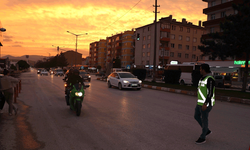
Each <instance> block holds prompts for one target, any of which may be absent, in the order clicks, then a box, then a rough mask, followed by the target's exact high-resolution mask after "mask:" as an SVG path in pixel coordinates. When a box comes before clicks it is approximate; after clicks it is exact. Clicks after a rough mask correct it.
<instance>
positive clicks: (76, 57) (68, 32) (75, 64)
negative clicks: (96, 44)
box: [67, 31, 88, 67]
mask: <svg viewBox="0 0 250 150" xmlns="http://www.w3.org/2000/svg"><path fill="white" fill-rule="evenodd" d="M67 32H68V33H70V34H73V35H74V36H76V52H77V38H78V36H80V35H84V34H75V33H72V32H70V31H67ZM85 35H88V33H85ZM76 59H77V53H76ZM75 67H76V63H75Z"/></svg>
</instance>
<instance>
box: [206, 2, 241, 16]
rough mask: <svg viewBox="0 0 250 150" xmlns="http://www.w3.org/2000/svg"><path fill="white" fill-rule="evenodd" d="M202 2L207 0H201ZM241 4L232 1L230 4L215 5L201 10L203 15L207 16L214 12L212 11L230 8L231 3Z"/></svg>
mask: <svg viewBox="0 0 250 150" xmlns="http://www.w3.org/2000/svg"><path fill="white" fill-rule="evenodd" d="M203 1H205V2H209V0H203ZM242 2H243V1H242V0H233V1H230V2H226V3H222V4H218V5H215V6H211V7H208V8H205V9H203V14H208V13H211V12H214V11H218V10H222V9H225V8H229V7H232V4H233V3H235V4H239V3H242Z"/></svg>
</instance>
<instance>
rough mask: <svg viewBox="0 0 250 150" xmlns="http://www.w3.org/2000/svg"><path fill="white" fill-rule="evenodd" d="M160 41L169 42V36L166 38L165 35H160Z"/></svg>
mask: <svg viewBox="0 0 250 150" xmlns="http://www.w3.org/2000/svg"><path fill="white" fill-rule="evenodd" d="M160 41H165V42H169V41H170V38H167V37H161V39H160Z"/></svg>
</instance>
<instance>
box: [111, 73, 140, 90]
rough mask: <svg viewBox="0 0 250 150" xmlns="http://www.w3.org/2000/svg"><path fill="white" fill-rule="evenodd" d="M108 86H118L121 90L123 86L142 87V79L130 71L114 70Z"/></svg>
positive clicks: (138, 88)
mask: <svg viewBox="0 0 250 150" xmlns="http://www.w3.org/2000/svg"><path fill="white" fill-rule="evenodd" d="M107 83H108V87H109V88H111V87H112V86H116V87H118V88H119V89H120V90H122V89H123V88H136V89H137V90H140V89H141V83H142V81H141V80H139V79H138V78H137V77H136V76H134V75H133V74H132V73H130V72H113V73H111V74H110V75H109V76H108V78H107Z"/></svg>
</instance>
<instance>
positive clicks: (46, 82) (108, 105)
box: [0, 71, 250, 150]
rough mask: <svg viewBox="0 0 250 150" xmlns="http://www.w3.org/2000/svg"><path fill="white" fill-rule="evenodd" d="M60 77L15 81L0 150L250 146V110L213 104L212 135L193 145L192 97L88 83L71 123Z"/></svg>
mask: <svg viewBox="0 0 250 150" xmlns="http://www.w3.org/2000/svg"><path fill="white" fill-rule="evenodd" d="M62 78H63V77H55V76H50V75H49V76H40V75H37V74H36V71H31V72H27V73H23V74H22V75H21V80H22V90H21V93H20V94H19V97H18V98H17V103H16V104H15V105H17V106H18V108H19V113H18V115H17V116H8V114H7V112H8V108H7V107H8V104H6V105H5V107H4V110H3V111H4V112H3V114H0V150H17V149H18V150H28V149H44V150H74V149H81V150H101V149H104V150H127V149H128V150H170V149H171V150H180V149H187V150H201V149H202V150H203V149H204V150H211V149H218V150H224V149H225V150H245V149H249V146H250V106H248V105H242V104H234V103H227V102H220V101H216V104H215V106H214V107H213V109H212V111H211V112H210V116H209V127H210V129H211V130H212V132H213V133H212V134H211V135H210V136H209V137H208V138H207V142H206V143H205V144H203V145H196V144H195V141H196V140H197V139H198V137H199V135H200V134H201V128H200V127H199V125H198V123H197V122H196V121H195V120H194V117H193V115H194V109H195V106H196V97H194V96H188V95H182V94H176V93H169V92H163V91H156V90H151V89H146V88H142V89H141V90H140V91H137V90H122V91H120V90H118V89H117V88H108V87H107V85H106V83H105V82H103V81H98V80H95V78H96V77H94V76H93V77H92V80H91V82H90V83H89V85H90V88H88V89H87V90H86V91H85V99H84V102H83V108H82V112H83V113H82V114H81V116H79V117H77V116H76V115H75V113H74V112H72V111H71V110H70V109H69V107H68V106H66V102H65V98H64V86H63V84H64V83H63V81H62Z"/></svg>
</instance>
